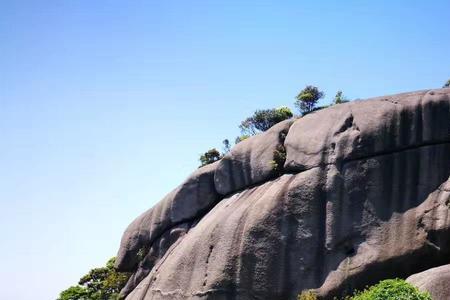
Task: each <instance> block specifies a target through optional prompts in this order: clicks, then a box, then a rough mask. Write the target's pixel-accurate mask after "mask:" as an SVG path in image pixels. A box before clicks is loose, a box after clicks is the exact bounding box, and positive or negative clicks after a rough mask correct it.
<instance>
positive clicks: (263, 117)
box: [239, 106, 293, 136]
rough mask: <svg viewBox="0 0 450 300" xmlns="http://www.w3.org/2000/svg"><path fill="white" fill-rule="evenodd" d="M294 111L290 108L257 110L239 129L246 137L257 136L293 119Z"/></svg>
mask: <svg viewBox="0 0 450 300" xmlns="http://www.w3.org/2000/svg"><path fill="white" fill-rule="evenodd" d="M292 116H293V114H292V111H291V110H290V109H289V108H288V107H285V106H283V107H280V108H273V109H264V110H257V111H255V112H254V113H253V115H252V116H251V117H249V118H247V119H245V120H244V121H242V122H241V125H239V128H240V129H241V132H242V133H243V135H244V136H246V135H247V136H251V135H255V134H257V133H259V132H263V131H266V130H268V129H269V128H270V127H272V126H273V125H275V124H277V123H279V122H281V121H283V120H286V119H289V118H292Z"/></svg>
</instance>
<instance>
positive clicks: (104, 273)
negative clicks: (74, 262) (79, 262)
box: [58, 257, 131, 300]
mask: <svg viewBox="0 0 450 300" xmlns="http://www.w3.org/2000/svg"><path fill="white" fill-rule="evenodd" d="M114 262H115V258H114V257H113V258H111V259H110V260H109V261H108V262H107V263H106V266H105V267H102V268H95V269H92V270H90V271H89V273H88V274H86V275H84V276H83V277H81V279H80V281H79V282H78V285H77V286H72V287H70V288H68V289H67V290H65V291H62V292H61V294H59V297H58V300H113V299H119V293H120V290H121V289H122V288H123V287H124V286H125V284H126V283H127V281H128V278H129V277H130V275H131V274H130V273H121V272H117V271H116V269H115V268H114Z"/></svg>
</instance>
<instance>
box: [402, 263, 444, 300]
mask: <svg viewBox="0 0 450 300" xmlns="http://www.w3.org/2000/svg"><path fill="white" fill-rule="evenodd" d="M406 281H407V282H409V283H411V284H413V285H415V286H416V287H418V288H419V290H421V291H426V292H429V293H430V295H431V298H433V300H448V299H450V265H444V266H440V267H436V268H432V269H429V270H426V271H423V272H421V273H418V274H414V275H411V276H410V277H408V279H406Z"/></svg>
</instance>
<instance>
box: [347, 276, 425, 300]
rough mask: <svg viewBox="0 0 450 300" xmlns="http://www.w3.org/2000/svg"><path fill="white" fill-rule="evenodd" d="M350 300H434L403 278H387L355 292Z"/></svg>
mask: <svg viewBox="0 0 450 300" xmlns="http://www.w3.org/2000/svg"><path fill="white" fill-rule="evenodd" d="M346 299H349V300H378V299H383V300H432V299H431V296H430V294H429V293H427V292H421V291H419V289H417V288H416V287H414V286H412V285H411V284H409V283H407V282H406V281H405V280H403V279H398V278H397V279H386V280H383V281H380V282H379V283H378V284H376V285H373V286H371V287H369V288H367V289H366V290H364V291H362V292H355V294H354V295H353V296H351V297H347V298H346Z"/></svg>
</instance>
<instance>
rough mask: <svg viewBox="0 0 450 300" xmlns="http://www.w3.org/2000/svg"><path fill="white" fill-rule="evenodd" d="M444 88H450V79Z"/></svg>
mask: <svg viewBox="0 0 450 300" xmlns="http://www.w3.org/2000/svg"><path fill="white" fill-rule="evenodd" d="M443 87H444V88H448V87H450V79H449V80H447V82H446V83H445V84H444V86H443Z"/></svg>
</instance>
